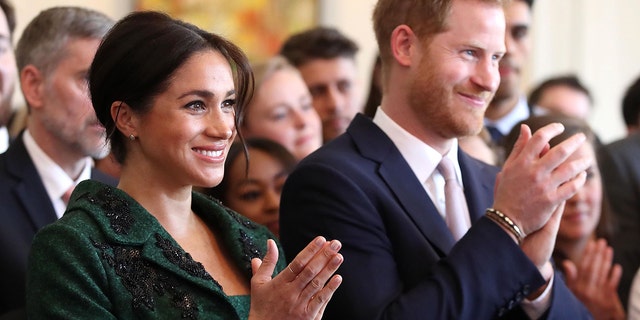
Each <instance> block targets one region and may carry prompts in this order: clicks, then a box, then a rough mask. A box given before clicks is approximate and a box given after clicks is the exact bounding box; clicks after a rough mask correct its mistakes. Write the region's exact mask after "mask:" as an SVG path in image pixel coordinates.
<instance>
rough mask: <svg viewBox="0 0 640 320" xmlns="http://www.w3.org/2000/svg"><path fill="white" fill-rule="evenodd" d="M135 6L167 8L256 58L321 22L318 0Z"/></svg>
mask: <svg viewBox="0 0 640 320" xmlns="http://www.w3.org/2000/svg"><path fill="white" fill-rule="evenodd" d="M135 8H136V10H156V11H163V12H166V13H167V14H169V15H171V16H172V17H174V18H177V19H180V20H184V21H186V22H189V23H192V24H195V25H197V26H198V27H200V28H202V29H205V30H207V31H210V32H214V33H217V34H220V35H222V36H224V37H226V38H227V39H229V40H231V41H232V42H233V43H235V44H236V45H238V46H239V47H240V48H242V50H243V51H244V52H245V53H246V54H247V56H249V59H250V60H251V61H252V62H260V61H264V60H266V59H267V58H269V57H271V56H273V55H274V54H276V53H277V52H278V50H279V49H280V46H281V44H282V42H283V41H284V40H285V39H286V38H287V37H288V36H289V35H290V34H292V33H295V32H299V31H302V30H304V29H307V28H310V27H313V26H315V25H316V23H317V14H316V13H317V0H136V7H135Z"/></svg>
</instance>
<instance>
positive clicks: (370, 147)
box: [349, 115, 455, 255]
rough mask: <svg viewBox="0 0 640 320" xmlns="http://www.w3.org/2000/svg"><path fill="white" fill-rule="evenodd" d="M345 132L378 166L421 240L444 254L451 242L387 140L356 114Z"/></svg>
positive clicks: (451, 245) (439, 217)
mask: <svg viewBox="0 0 640 320" xmlns="http://www.w3.org/2000/svg"><path fill="white" fill-rule="evenodd" d="M349 133H350V134H351V136H352V137H353V140H354V142H355V144H356V145H357V146H358V149H359V150H360V152H361V153H362V155H363V156H365V157H367V158H370V159H372V160H373V161H376V162H378V163H380V167H379V170H378V174H379V175H380V177H381V178H382V180H383V181H384V182H385V183H386V184H387V186H388V187H389V192H391V193H392V194H393V195H394V196H395V198H396V199H398V203H399V204H400V205H401V206H402V208H403V209H404V211H405V213H406V214H407V215H408V216H409V218H410V219H411V221H413V223H414V224H415V225H416V227H417V228H418V229H419V230H420V232H421V233H422V234H423V235H424V237H425V238H426V239H427V240H428V241H429V242H430V243H432V244H433V246H434V247H436V248H437V249H439V250H440V251H441V253H442V254H443V255H446V254H447V253H448V252H449V250H450V249H451V247H453V245H454V243H455V242H454V239H453V236H452V235H451V232H449V229H448V228H447V225H446V223H445V222H444V219H442V216H441V215H440V213H439V212H438V210H437V209H436V207H435V206H434V204H433V202H431V199H430V198H429V195H428V194H427V193H426V192H425V191H424V187H423V186H422V183H421V182H420V181H418V179H417V178H416V176H415V174H413V171H411V168H410V167H409V165H408V164H407V162H406V161H405V160H404V158H403V157H402V155H401V154H400V151H398V149H397V148H396V147H395V145H394V144H393V142H392V141H391V140H390V139H389V137H388V136H387V135H386V134H385V133H384V132H383V131H382V130H380V128H378V126H376V125H375V124H374V123H373V122H371V120H369V119H367V118H366V117H364V116H362V115H357V116H356V119H355V120H354V122H353V124H352V127H351V128H350V130H349Z"/></svg>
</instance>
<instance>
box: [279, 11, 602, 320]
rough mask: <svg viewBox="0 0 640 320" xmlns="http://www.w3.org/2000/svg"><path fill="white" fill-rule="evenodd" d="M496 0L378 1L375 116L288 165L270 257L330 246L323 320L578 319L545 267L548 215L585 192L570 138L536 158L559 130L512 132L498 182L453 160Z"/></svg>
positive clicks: (475, 164) (474, 99)
mask: <svg viewBox="0 0 640 320" xmlns="http://www.w3.org/2000/svg"><path fill="white" fill-rule="evenodd" d="M504 2H508V1H502V0H448V1H446V0H443V1H430V0H423V1H406V0H379V1H378V4H377V5H376V8H375V9H374V14H373V21H374V31H375V34H376V38H377V42H378V47H379V52H380V56H381V60H382V84H383V98H382V102H381V105H380V107H379V108H378V110H377V112H376V114H375V116H374V118H373V119H369V118H368V117H366V116H364V115H357V116H356V117H355V119H354V120H353V121H352V122H351V124H350V125H349V127H348V128H347V131H346V133H345V134H343V135H341V136H339V137H338V138H336V139H334V140H333V141H332V142H331V143H329V144H326V145H324V146H323V147H321V148H320V149H319V150H318V151H316V152H315V153H313V154H312V155H310V156H308V157H307V158H305V159H304V160H302V161H301V162H300V163H299V164H298V166H297V167H296V169H295V170H294V171H293V173H292V174H291V175H290V176H289V177H288V179H287V182H286V183H285V187H284V189H283V193H282V200H281V211H280V215H281V216H280V218H281V219H280V235H281V241H282V243H283V246H284V249H285V252H297V251H299V250H300V249H301V248H302V247H303V246H304V245H305V244H306V243H308V241H309V240H310V239H312V238H313V237H314V236H315V235H316V234H322V235H325V236H327V237H329V238H335V239H340V241H341V242H342V243H343V249H342V254H343V255H344V258H345V260H344V263H343V264H342V265H341V267H340V269H339V271H338V272H339V273H340V274H341V275H342V276H343V277H344V282H343V284H342V285H341V286H340V289H339V290H337V291H336V292H335V294H334V296H333V298H332V299H331V301H329V302H328V305H327V309H326V311H325V314H324V315H325V317H326V318H328V319H494V318H502V317H505V318H516V319H523V318H533V319H538V318H553V319H583V318H588V312H587V311H586V309H585V308H584V306H582V304H581V303H580V302H579V301H578V300H577V299H576V298H575V297H574V296H573V295H572V294H571V292H570V291H569V290H568V288H567V287H566V285H565V284H564V282H563V280H562V278H561V277H560V276H554V271H553V267H552V266H551V263H550V261H549V260H550V257H551V253H552V251H553V246H554V241H555V237H556V233H557V231H558V225H559V222H560V218H561V213H562V210H563V206H564V201H565V200H566V199H568V198H570V197H571V196H572V195H573V194H574V193H575V192H576V191H577V190H578V188H580V187H581V186H582V185H583V184H584V182H585V180H586V173H585V170H586V169H587V168H588V167H589V165H590V161H589V160H588V159H587V158H586V157H582V156H580V155H576V154H575V151H576V150H577V149H578V148H579V147H580V146H581V145H582V143H583V142H584V140H585V137H584V135H582V134H578V135H575V136H573V137H571V138H570V139H568V140H565V141H564V142H563V143H562V144H560V145H558V146H556V147H554V148H553V149H549V148H548V147H547V146H548V142H549V140H550V139H551V138H552V137H554V136H556V135H557V134H559V133H560V132H562V131H563V129H564V128H563V127H562V126H561V125H560V124H557V123H556V124H551V125H549V126H547V127H545V128H543V129H541V131H537V132H536V133H535V134H533V135H532V134H531V131H530V130H529V128H528V127H526V126H523V127H522V128H521V132H520V138H519V140H518V143H517V152H515V153H512V155H511V156H510V157H509V159H507V161H506V163H505V164H504V167H503V169H502V172H501V173H500V174H498V169H497V168H496V167H493V166H490V165H487V164H485V163H483V162H480V161H479V160H476V159H473V158H471V157H470V156H469V155H467V154H466V153H465V152H463V151H461V150H460V149H459V147H458V140H457V138H459V137H462V136H468V135H474V134H477V133H478V132H479V131H480V129H481V128H482V125H483V118H484V112H485V110H486V108H487V105H488V103H489V101H491V99H492V97H493V95H494V93H495V92H496V90H497V89H498V85H499V82H500V75H499V68H498V63H499V61H500V59H501V58H502V56H503V55H504V54H505V51H506V48H505V40H504V39H505V25H506V23H505V12H504V8H503V6H504V5H505V4H504ZM569 156H573V157H574V158H572V160H569ZM460 193H463V194H460ZM457 196H459V197H457ZM487 208H489V209H487Z"/></svg>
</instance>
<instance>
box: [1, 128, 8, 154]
mask: <svg viewBox="0 0 640 320" xmlns="http://www.w3.org/2000/svg"><path fill="white" fill-rule="evenodd" d="M8 148H9V130H8V129H7V127H0V153H3V152H5V151H7V149H8Z"/></svg>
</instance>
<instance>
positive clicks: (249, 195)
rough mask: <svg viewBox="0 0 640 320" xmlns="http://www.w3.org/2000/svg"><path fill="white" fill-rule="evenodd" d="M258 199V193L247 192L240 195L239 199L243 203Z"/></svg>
mask: <svg viewBox="0 0 640 320" xmlns="http://www.w3.org/2000/svg"><path fill="white" fill-rule="evenodd" d="M259 197H260V192H259V191H248V192H243V193H241V194H240V199H242V200H244V201H253V200H256V199H258V198H259Z"/></svg>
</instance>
